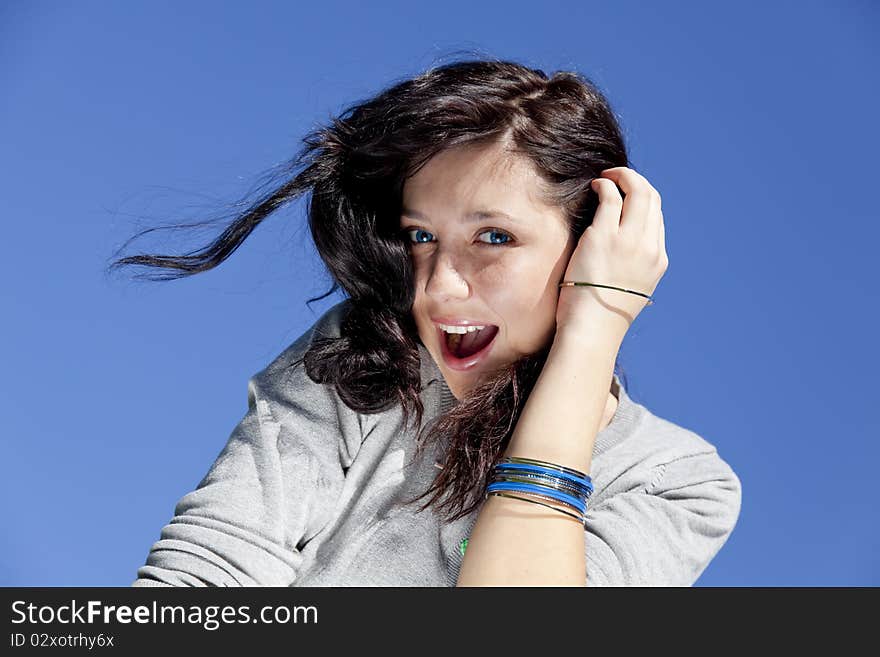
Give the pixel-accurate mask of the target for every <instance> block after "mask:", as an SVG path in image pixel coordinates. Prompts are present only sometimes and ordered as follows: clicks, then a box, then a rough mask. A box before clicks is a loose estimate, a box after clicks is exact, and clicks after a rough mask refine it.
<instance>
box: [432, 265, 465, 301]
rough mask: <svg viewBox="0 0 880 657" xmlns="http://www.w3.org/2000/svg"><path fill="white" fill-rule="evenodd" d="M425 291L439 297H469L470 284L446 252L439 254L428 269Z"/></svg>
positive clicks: (443, 298)
mask: <svg viewBox="0 0 880 657" xmlns="http://www.w3.org/2000/svg"><path fill="white" fill-rule="evenodd" d="M425 293H426V294H428V295H429V296H432V297H436V298H437V299H442V300H446V299H467V297H468V295H469V294H470V285H468V282H467V281H466V280H465V279H464V277H463V276H462V275H461V274H460V273H459V271H458V268H457V267H455V266H454V265H453V263H452V261H451V259H450V258H449V256H448V255H446V254H438V255H437V257H436V258H435V259H434V261H433V263H432V264H431V266H430V269H429V271H428V280H427V282H426V283H425Z"/></svg>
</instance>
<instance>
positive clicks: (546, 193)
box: [109, 59, 629, 520]
mask: <svg viewBox="0 0 880 657" xmlns="http://www.w3.org/2000/svg"><path fill="white" fill-rule="evenodd" d="M304 143H305V145H304V147H303V148H302V149H301V150H300V152H299V153H298V154H297V155H296V157H294V158H293V159H292V160H290V161H289V162H287V163H285V164H284V165H283V166H282V167H281V168H280V169H279V170H278V171H277V175H278V176H280V177H281V182H280V184H273V185H272V186H271V189H270V190H269V191H268V192H265V193H263V194H261V195H260V198H259V199H258V200H257V201H255V202H254V203H252V204H250V206H249V207H248V208H247V209H246V210H245V211H243V212H240V213H237V216H236V217H235V218H234V220H233V221H232V222H231V223H230V224H229V226H228V227H227V228H226V229H225V230H224V231H223V233H222V234H220V235H219V236H218V237H217V238H216V239H214V241H213V242H211V243H210V244H208V245H207V246H205V247H204V248H202V249H201V250H199V251H197V252H191V253H187V254H185V255H180V256H166V255H134V256H129V257H125V258H121V259H119V260H117V261H115V262H113V263H112V264H111V265H110V267H109V269H114V268H117V267H121V266H125V265H141V266H146V267H150V268H159V269H162V270H165V273H162V274H159V275H154V276H146V277H145V278H148V279H150V280H172V279H177V278H182V277H184V276H190V275H193V274H196V273H199V272H203V271H207V270H209V269H212V268H214V267H216V266H217V265H219V264H220V263H221V262H223V261H224V260H225V259H226V258H227V257H229V256H230V255H231V254H232V253H233V251H235V250H236V249H237V248H238V247H239V246H240V245H241V244H242V242H243V241H244V240H245V239H246V238H247V237H248V235H250V233H251V232H252V231H253V230H254V229H255V228H256V227H257V226H258V225H259V224H260V222H262V221H263V219H265V218H266V217H267V216H269V215H270V214H271V213H273V212H274V211H275V210H277V209H278V208H280V207H281V206H283V205H285V204H287V203H289V202H290V201H291V200H293V199H295V198H297V197H298V196H300V195H302V194H304V193H306V192H311V199H310V204H309V209H308V223H309V228H310V230H311V235H312V238H313V240H314V243H315V246H316V248H317V251H318V254H319V255H320V257H321V259H322V260H323V262H324V263H325V265H326V267H327V269H328V270H329V272H330V274H331V276H332V278H333V286H332V287H331V289H330V290H328V291H327V292H326V293H325V294H323V295H321V296H318V297H315V298H312V299H309V301H308V302H309V303H311V302H313V301H316V300H319V299H323V298H325V297H327V296H329V295H330V294H332V293H333V292H335V291H336V290H338V289H339V288H340V287H341V288H342V289H343V290H344V291H345V292H346V293H347V295H348V297H349V298H350V300H351V310H350V312H349V313H348V315H347V316H346V317H345V318H344V319H343V321H342V325H341V329H340V330H341V333H340V335H341V337H339V338H338V339H337V338H321V339H318V340H316V341H315V342H314V343H313V345H312V346H311V348H310V349H309V350H308V351H307V352H306V353H305V355H304V356H303V358H302V360H300V361H298V362H296V363H294V364H293V365H294V366H297V365H299V364H300V363H303V362H304V363H305V368H306V372H307V373H308V375H309V377H310V378H311V379H312V380H313V381H315V382H317V383H322V384H328V385H333V386H334V387H335V390H336V391H337V393H338V394H339V396H340V398H341V399H342V400H343V401H344V402H345V404H347V405H348V406H349V407H350V408H352V409H353V410H355V411H358V412H361V413H376V412H379V411H382V410H384V409H387V408H389V407H390V406H391V405H393V404H400V405H401V406H402V409H403V413H404V418H405V421H406V422H407V423H408V422H410V420H414V421H415V426H417V427H418V426H420V425H421V424H422V419H423V412H424V409H423V407H422V403H421V400H420V396H419V395H420V393H421V377H420V361H419V353H418V342H417V341H418V334H417V330H416V326H415V322H414V321H413V318H412V316H411V308H412V304H413V300H414V295H415V291H414V275H413V269H412V262H411V254H410V245H409V242H408V241H407V240H406V239H405V238H404V237H402V236H401V233H400V230H399V221H400V206H401V201H402V190H403V185H404V182H405V181H406V179H407V178H408V177H410V176H412V175H414V174H415V173H416V172H417V171H418V170H419V169H420V168H421V167H422V166H423V165H424V164H425V163H426V162H427V161H428V160H429V159H430V158H431V157H433V156H434V155H436V154H437V153H438V152H440V151H442V150H444V149H447V148H449V147H452V146H457V145H462V144H472V145H487V144H491V143H503V144H505V145H506V147H507V149H508V150H509V151H510V152H511V153H517V154H519V155H522V156H524V157H526V158H528V159H529V160H530V161H531V162H532V163H533V164H534V166H535V169H536V170H537V172H538V174H539V177H540V180H541V181H542V189H541V190H540V192H541V194H542V196H543V199H544V200H545V201H546V202H547V203H550V204H555V205H557V206H558V207H561V208H563V209H564V212H565V215H566V217H567V221H568V223H569V226H570V230H571V232H572V234H573V235H574V236H575V238H578V237H580V235H581V234H582V233H583V231H584V230H585V229H586V227H587V226H589V225H590V223H591V222H592V219H593V215H594V213H595V211H596V208H597V206H598V197H597V196H596V194H595V192H593V191H592V189H591V188H590V182H591V181H592V180H593V178H595V177H597V176H598V175H599V174H600V173H601V172H602V171H603V170H604V169H607V168H610V167H617V166H629V160H628V157H627V153H626V148H625V145H624V140H623V136H622V134H621V130H620V127H619V124H618V122H617V119H616V117H615V115H614V113H613V111H612V110H611V108H610V106H609V103H608V102H607V100H606V99H605V97H604V96H603V95H602V93H601V92H600V91H599V90H598V89H597V87H596V86H595V85H594V84H593V83H592V82H591V81H589V80H588V79H587V78H585V77H584V76H583V75H581V74H578V73H575V72H569V71H560V72H556V73H554V74H553V75H551V76H549V77H548V76H547V75H546V74H545V73H544V72H543V71H541V70H538V69H533V68H529V67H527V66H524V65H522V64H518V63H515V62H510V61H498V60H491V59H469V60H464V61H457V62H452V63H449V64H445V65H442V66H436V67H433V68H430V69H429V70H427V71H425V72H424V73H422V74H420V75H418V76H416V77H414V78H412V79H407V80H405V81H403V82H400V83H397V84H394V85H393V86H390V87H388V88H387V89H385V90H383V91H381V92H380V93H379V94H377V95H376V96H374V97H372V98H370V99H368V100H366V101H363V102H360V103H358V104H355V105H353V106H350V107H348V108H347V109H346V110H344V111H343V112H342V113H341V114H340V116H338V117H333V118H332V119H331V120H330V122H329V124H328V125H326V126H322V127H320V128H318V129H315V130H313V131H312V132H310V133H309V134H308V135H307V136H306V137H305V138H304ZM195 225H200V224H195ZM195 225H188V226H178V227H184V228H185V227H193V226H195ZM175 228H176V227H175ZM150 230H155V229H150ZM145 232H150V231H143V232H141V233H139V234H138V235H136V236H135V237H138V236H140V235H142V234H144V233H145ZM132 239H134V238H132ZM130 241H131V240H129V242H130ZM127 244H128V242H126V244H124V245H123V246H122V247H121V248H125V246H126V245H127ZM117 254H118V252H117ZM114 255H116V254H114ZM139 278H143V277H141V276H139ZM548 352H549V346H548V347H546V348H545V349H543V350H541V351H540V352H538V353H535V354H530V355H528V356H525V357H523V358H521V359H519V360H518V361H516V362H514V363H511V364H510V365H509V366H508V367H506V368H504V369H503V370H501V371H499V372H496V373H494V374H493V375H492V376H491V377H489V378H487V379H486V380H484V381H483V383H482V384H481V385H480V386H478V387H476V388H475V389H474V390H472V391H470V392H469V394H468V395H467V397H466V398H464V399H462V400H459V402H458V403H457V404H456V405H455V406H454V407H453V408H452V409H450V410H449V411H448V412H446V413H444V414H441V415H439V416H438V417H436V418H434V419H433V421H432V422H431V423H429V424H427V425H426V426H424V427H423V428H422V431H420V433H419V445H420V447H424V444H425V443H426V441H433V440H438V441H443V443H446V444H447V445H448V448H447V450H446V455H445V462H444V463H443V468H442V470H439V474H438V475H437V478H436V479H435V481H434V482H433V484H432V486H431V487H430V488H429V489H428V490H427V491H425V492H424V493H423V494H422V495H421V496H419V497H417V498H416V500H419V499H422V498H424V497H428V498H429V499H428V501H427V502H426V503H425V504H424V505H423V506H422V509H424V508H426V507H427V506H429V505H431V504H435V505H436V508H437V509H438V510H439V511H441V512H443V513H444V514H445V515H446V517H447V518H448V519H450V520H452V519H456V518H460V517H462V516H464V515H466V514H468V513H470V512H471V511H472V510H473V509H475V508H476V507H477V506H478V505H479V503H480V502H481V501H482V500H483V499H484V498H483V495H484V491H485V487H486V485H487V484H488V479H489V475H490V472H491V468H492V466H493V465H494V464H495V463H496V462H497V461H498V460H499V459H500V457H501V456H502V454H503V452H504V449H505V448H506V445H507V443H508V441H509V439H510V435H511V433H512V431H513V429H514V427H515V426H516V421H517V419H518V418H519V415H520V412H521V410H522V407H523V405H524V403H525V400H526V399H527V398H528V395H529V392H530V391H531V390H532V388H533V386H534V384H535V381H536V380H537V377H538V375H539V374H540V372H541V369H542V367H543V365H544V363H545V361H546V358H547V355H548ZM614 369H615V374H620V370H621V368H620V364H619V359H618V361H616V362H615V367H614ZM622 383H623V385H624V389H626V388H627V387H628V386H627V384H626V382H625V379H623V380H622ZM416 500H412V501H416Z"/></svg>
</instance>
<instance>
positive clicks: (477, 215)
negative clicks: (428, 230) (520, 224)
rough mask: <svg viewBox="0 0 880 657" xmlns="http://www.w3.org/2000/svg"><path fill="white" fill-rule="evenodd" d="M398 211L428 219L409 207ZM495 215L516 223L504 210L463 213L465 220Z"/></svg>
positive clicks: (491, 217)
mask: <svg viewBox="0 0 880 657" xmlns="http://www.w3.org/2000/svg"><path fill="white" fill-rule="evenodd" d="M400 213H401V214H402V215H405V216H407V217H412V218H413V219H421V220H422V221H429V219H428V217H427V216H425V215H424V214H422V213H421V212H419V211H418V210H413V209H411V208H407V207H404V208H402V209H401V211H400ZM496 217H500V218H502V219H507V220H508V221H512V222H514V223H517V221H516V219H514V218H513V217H511V216H510V215H509V214H507V213H506V212H502V211H501V210H493V209H486V210H474V211H473V212H468V213H467V214H466V215H464V219H465V221H469V222H474V221H482V220H484V219H494V218H496Z"/></svg>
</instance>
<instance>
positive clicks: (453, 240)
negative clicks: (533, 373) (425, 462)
mask: <svg viewBox="0 0 880 657" xmlns="http://www.w3.org/2000/svg"><path fill="white" fill-rule="evenodd" d="M538 185H539V179H538V176H537V173H535V172H534V170H533V168H532V165H531V163H530V162H529V161H528V160H527V159H525V158H523V157H522V156H516V155H505V154H503V153H502V151H501V147H500V146H499V145H492V146H489V147H486V146H481V147H474V146H463V147H455V148H452V149H448V150H445V151H442V152H441V153H439V154H437V155H436V156H434V157H433V158H432V159H431V160H430V161H429V162H428V163H427V164H426V165H425V166H424V167H422V169H421V170H420V171H419V172H418V173H417V174H416V175H415V176H413V177H412V178H409V179H407V181H406V183H405V184H404V188H403V211H402V212H401V219H400V227H401V229H402V230H403V231H404V238H406V239H408V240H409V242H410V252H411V254H412V262H413V266H414V271H415V286H416V290H415V301H414V303H413V308H412V314H413V318H414V320H415V323H416V326H417V327H418V332H419V337H420V338H421V341H422V344H424V346H425V348H426V349H427V350H428V352H429V353H430V354H431V356H432V357H433V358H434V361H435V362H436V363H437V365H438V367H439V368H440V371H441V373H442V374H443V377H444V378H445V379H446V383H447V384H448V386H449V389H450V391H451V392H452V393H453V394H454V395H455V397H456V398H458V399H461V398H462V397H463V396H464V395H465V394H466V393H467V391H468V390H470V389H471V387H472V386H474V385H475V384H476V383H477V382H478V380H480V379H481V378H482V376H483V375H485V374H487V373H489V372H491V371H492V370H495V369H497V368H500V367H503V366H505V365H509V364H510V363H512V362H514V361H516V360H518V359H519V358H521V357H522V356H525V355H528V354H533V353H535V352H537V351H538V350H540V349H541V348H543V347H545V346H547V345H548V344H549V343H550V341H551V340H552V339H553V336H554V333H555V330H556V302H557V298H558V295H559V288H558V285H559V283H560V281H562V277H563V275H564V274H565V270H566V267H567V265H568V259H569V257H570V255H571V253H572V251H573V249H574V247H575V244H576V241H575V239H574V238H573V237H571V236H570V233H569V230H568V226H567V224H566V223H565V219H564V215H563V213H562V210H561V209H560V208H557V207H553V206H548V205H545V204H544V203H542V202H541V201H540V200H539V199H538V196H537V192H538ZM496 212H501V213H505V214H506V215H509V216H501V215H500V214H494V213H496ZM480 213H484V214H480ZM485 213H493V214H485ZM440 324H444V325H446V326H453V325H454V326H468V325H478V326H485V327H486V328H485V329H483V330H482V331H478V332H476V333H474V334H468V333H465V334H464V335H462V336H461V343H462V344H461V345H460V347H461V348H462V350H461V351H458V353H459V355H460V356H462V357H461V358H456V357H455V355H454V354H452V353H451V352H450V348H449V346H448V344H447V341H446V332H444V331H443V330H442V329H441V327H440ZM494 327H497V329H496V328H494ZM493 334H494V337H492V336H493ZM489 338H491V342H489V343H488V345H486V346H484V347H482V348H481V344H482V343H483V342H486V341H487V340H488V339H489ZM458 339H459V338H458V336H456V337H455V338H452V340H453V341H456V340H458ZM469 343H472V344H469ZM453 347H454V345H453ZM475 350H477V351H476V353H468V352H474V351H475Z"/></svg>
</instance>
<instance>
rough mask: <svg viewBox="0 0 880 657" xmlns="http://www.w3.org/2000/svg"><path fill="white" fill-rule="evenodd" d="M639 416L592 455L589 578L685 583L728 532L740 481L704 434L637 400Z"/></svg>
mask: <svg viewBox="0 0 880 657" xmlns="http://www.w3.org/2000/svg"><path fill="white" fill-rule="evenodd" d="M633 408H635V409H637V413H634V415H637V417H638V421H637V422H634V423H633V425H632V426H631V427H630V430H629V431H628V432H627V434H626V435H625V436H624V437H623V438H622V439H621V440H618V441H616V442H615V443H614V444H613V445H611V446H610V447H609V448H608V449H607V450H605V451H604V452H603V453H602V454H601V455H600V456H599V457H598V458H596V459H594V461H593V464H594V473H595V476H594V477H593V484H594V487H595V489H594V495H593V498H592V499H591V501H590V507H588V521H589V522H588V543H589V548H590V549H588V553H587V557H588V561H589V565H588V573H590V571H591V569H592V575H590V579H591V581H592V583H594V584H612V585H614V584H623V585H633V584H636V585H649V586H653V585H673V586H690V585H692V584H693V583H694V582H695V581H696V579H697V578H698V577H699V575H700V574H701V573H702V572H703V570H704V569H705V568H706V566H707V565H708V564H709V562H710V561H711V560H712V558H713V557H714V556H715V555H716V554H717V552H718V551H719V550H720V549H721V547H722V546H723V545H724V543H725V542H726V540H727V538H728V537H729V536H730V534H731V533H732V532H733V529H734V527H735V526H736V524H737V520H738V518H739V513H740V508H741V501H742V486H741V483H740V479H739V477H738V476H737V475H736V473H735V472H734V470H733V468H732V467H731V465H730V464H729V463H728V462H727V461H726V460H725V459H723V458H722V457H721V455H720V454H719V451H718V448H717V447H716V445H715V444H713V443H712V442H711V441H710V440H708V439H707V438H705V437H704V436H702V435H700V434H698V433H697V432H696V431H693V430H691V429H689V428H687V427H684V426H681V425H679V424H676V423H674V422H671V421H669V420H667V419H665V418H662V417H659V416H657V415H655V414H654V413H652V412H651V411H649V410H648V409H647V408H645V407H644V406H643V405H641V404H635V403H634V406H633Z"/></svg>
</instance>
